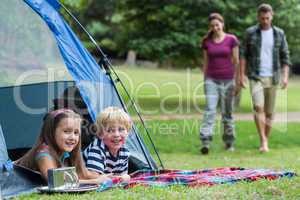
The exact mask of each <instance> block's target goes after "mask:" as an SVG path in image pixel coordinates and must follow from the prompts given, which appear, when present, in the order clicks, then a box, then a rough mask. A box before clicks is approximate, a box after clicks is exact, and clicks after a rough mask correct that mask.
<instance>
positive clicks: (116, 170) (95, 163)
mask: <svg viewBox="0 0 300 200" xmlns="http://www.w3.org/2000/svg"><path fill="white" fill-rule="evenodd" d="M129 154H130V153H129V151H128V150H127V148H125V147H121V148H120V150H119V152H118V155H117V156H116V157H114V156H113V155H111V153H110V152H109V151H108V147H107V146H106V145H105V144H104V143H103V141H102V140H100V139H98V138H96V139H95V140H94V141H93V142H92V143H91V144H90V145H89V146H88V147H87V148H86V149H85V150H84V151H83V157H84V160H85V163H86V167H87V168H88V169H89V170H91V171H95V172H98V173H100V174H108V173H113V174H127V173H128V158H129Z"/></svg>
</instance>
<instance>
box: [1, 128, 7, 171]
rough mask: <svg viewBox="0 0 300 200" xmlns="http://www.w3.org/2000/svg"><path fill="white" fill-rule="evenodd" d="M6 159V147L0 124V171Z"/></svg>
mask: <svg viewBox="0 0 300 200" xmlns="http://www.w3.org/2000/svg"><path fill="white" fill-rule="evenodd" d="M7 161H8V154H7V148H6V143H5V139H4V135H3V131H2V127H1V125H0V171H2V170H3V166H4V164H5V163H6V162H7Z"/></svg>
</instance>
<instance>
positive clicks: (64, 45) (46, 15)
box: [24, 0, 116, 121]
mask: <svg viewBox="0 0 300 200" xmlns="http://www.w3.org/2000/svg"><path fill="white" fill-rule="evenodd" d="M24 1H25V2H26V3H27V4H28V5H29V6H30V7H31V8H32V9H33V10H34V11H35V12H36V13H37V14H39V15H40V17H41V18H42V19H43V20H44V21H45V22H46V24H47V25H48V27H49V28H50V29H51V31H52V32H53V34H54V37H55V39H56V41H57V45H58V47H59V50H60V53H61V55H62V57H63V60H64V62H65V64H66V66H67V68H68V70H69V72H70V74H71V75H72V77H73V79H74V80H75V82H76V85H77V87H78V88H79V89H80V93H81V95H82V98H83V100H84V102H85V103H86V105H87V107H88V110H89V112H90V114H91V117H92V119H93V120H94V121H95V119H96V116H97V113H98V112H99V111H101V110H102V109H103V106H104V105H101V102H104V101H103V95H101V94H99V91H101V90H100V89H101V88H103V87H104V88H111V91H110V94H113V95H114V96H115V95H116V93H115V91H114V90H113V88H112V87H109V86H110V85H111V80H109V78H108V77H106V76H105V74H104V73H103V72H102V71H101V68H100V67H99V65H98V64H97V62H96V61H95V59H94V58H93V57H92V56H91V55H90V53H89V52H88V51H87V50H86V49H85V48H84V46H83V45H82V44H81V42H80V40H79V39H78V38H77V37H76V35H75V34H74V33H73V31H72V30H71V28H70V27H69V26H68V24H67V23H66V22H65V21H64V19H63V18H62V17H61V15H60V14H59V13H58V12H57V10H55V8H54V7H52V5H51V4H49V2H48V1H40V0H24ZM106 84H107V85H109V86H106ZM113 98H114V97H113Z"/></svg>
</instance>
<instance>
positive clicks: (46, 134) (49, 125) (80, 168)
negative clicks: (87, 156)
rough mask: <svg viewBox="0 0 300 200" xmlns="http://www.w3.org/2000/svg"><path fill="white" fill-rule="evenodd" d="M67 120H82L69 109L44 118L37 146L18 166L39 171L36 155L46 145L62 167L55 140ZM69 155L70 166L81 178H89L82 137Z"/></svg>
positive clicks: (18, 162)
mask: <svg viewBox="0 0 300 200" xmlns="http://www.w3.org/2000/svg"><path fill="white" fill-rule="evenodd" d="M65 118H73V119H80V120H81V117H80V115H78V114H77V113H75V112H74V111H72V110H69V109H59V110H54V111H52V112H50V113H48V114H47V115H46V116H45V118H44V123H43V126H42V129H41V132H40V135H39V137H38V139H37V141H36V143H35V145H34V146H33V147H32V149H31V150H29V151H28V152H27V153H26V154H25V155H24V156H23V157H22V158H20V159H19V160H17V161H16V164H19V165H21V166H24V167H27V168H30V169H33V170H38V167H37V164H36V160H35V155H36V153H37V151H38V150H39V148H40V147H41V146H42V145H43V144H46V145H48V146H49V153H50V155H51V157H52V158H53V160H54V161H55V162H56V164H57V166H58V167H62V163H61V161H60V157H59V155H58V152H59V147H58V145H57V143H56V140H55V131H56V128H57V127H58V125H59V123H60V122H61V121H62V120H63V119H65ZM69 154H70V157H69V158H68V159H67V164H68V166H75V167H76V172H77V174H78V176H79V177H80V178H85V177H87V174H88V172H87V169H86V168H85V166H84V163H83V159H82V157H81V135H80V136H79V141H78V144H77V145H76V146H75V148H74V149H73V150H72V151H71V152H69Z"/></svg>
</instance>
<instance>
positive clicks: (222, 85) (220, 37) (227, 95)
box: [200, 13, 239, 154]
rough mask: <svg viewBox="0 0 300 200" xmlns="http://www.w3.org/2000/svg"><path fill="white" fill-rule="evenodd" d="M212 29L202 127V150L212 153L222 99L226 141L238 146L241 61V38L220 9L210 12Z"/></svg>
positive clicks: (205, 58)
mask: <svg viewBox="0 0 300 200" xmlns="http://www.w3.org/2000/svg"><path fill="white" fill-rule="evenodd" d="M208 21H209V31H208V33H207V34H206V35H205V36H204V39H203V40H202V50H203V72H204V90H205V96H206V108H205V112H204V115H203V122H202V126H201V128H200V140H201V142H202V147H201V149H200V151H201V153H202V154H208V152H209V147H210V146H209V145H210V143H211V141H212V135H213V128H214V124H215V117H216V110H217V105H218V102H219V101H220V103H221V114H222V123H223V126H224V127H223V131H224V132H223V141H224V143H225V149H226V150H230V151H233V150H234V146H233V143H234V139H235V130H234V121H233V117H232V112H233V99H234V93H235V74H237V73H236V71H237V65H238V64H239V41H238V39H237V38H236V37H235V36H234V35H232V34H229V33H226V32H224V19H223V17H222V16H221V15H220V14H218V13H212V14H210V15H209V18H208Z"/></svg>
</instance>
